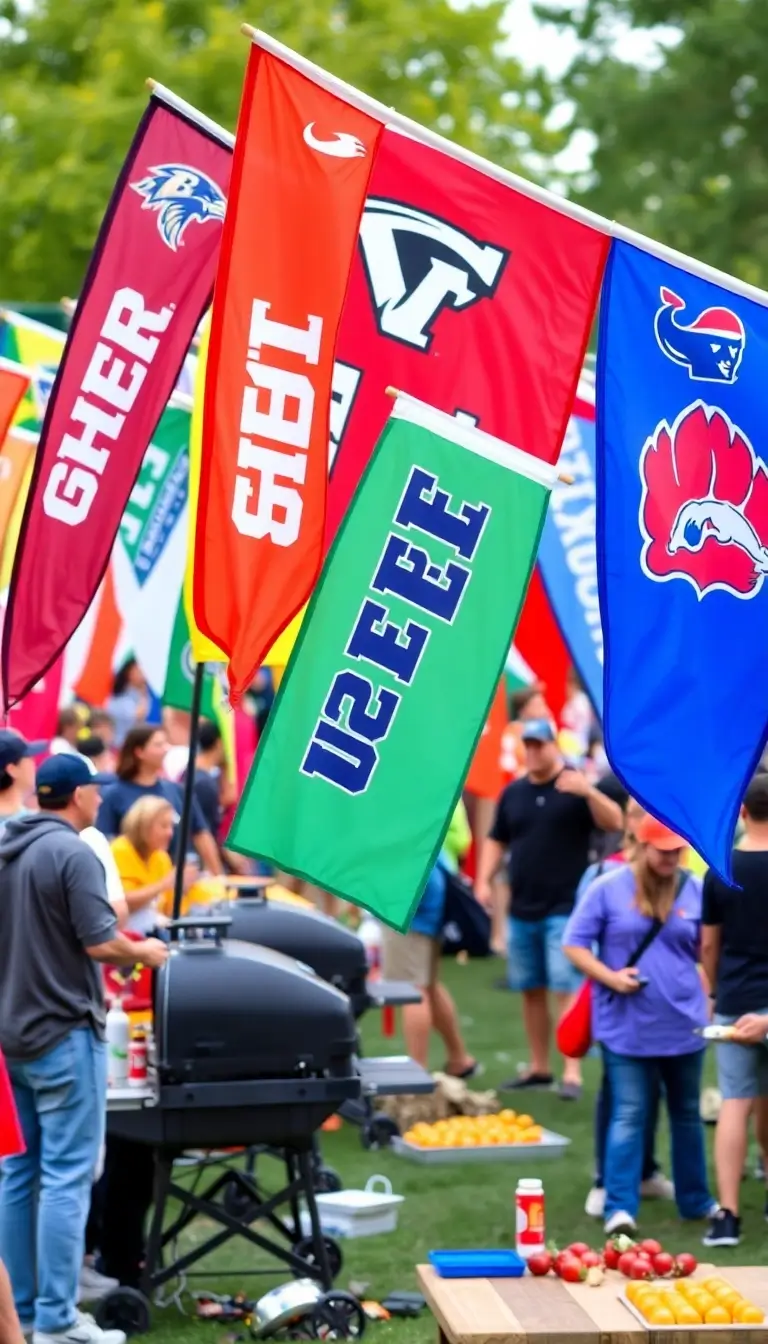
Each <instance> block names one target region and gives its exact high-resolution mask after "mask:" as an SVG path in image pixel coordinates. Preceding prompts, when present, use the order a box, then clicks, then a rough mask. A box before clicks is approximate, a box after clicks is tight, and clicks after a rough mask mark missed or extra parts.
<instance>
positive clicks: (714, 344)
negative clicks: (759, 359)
mask: <svg viewBox="0 0 768 1344" xmlns="http://www.w3.org/2000/svg"><path fill="white" fill-rule="evenodd" d="M660 294H661V307H660V308H659V310H658V312H657V314H656V319H655V321H654V329H655V332H656V340H657V341H658V343H659V346H660V347H661V349H662V350H663V352H664V354H665V355H666V356H667V358H668V359H671V360H672V361H673V362H674V363H675V364H681V365H682V366H683V368H685V369H687V370H688V377H689V378H691V379H693V381H694V382H696V383H735V382H736V377H737V375H738V371H739V365H740V364H741V359H742V355H743V354H744V346H745V344H746V332H745V331H744V324H743V322H742V320H741V318H740V317H739V315H738V313H734V312H732V311H731V309H730V308H705V310H704V312H703V313H700V314H699V316H698V317H697V318H696V320H695V321H694V322H691V323H690V324H689V325H688V324H686V323H684V322H683V321H682V314H683V310H684V309H685V306H686V305H685V300H684V299H681V298H680V296H679V294H675V292H674V290H671V289H666V288H665V287H664V286H662V288H661V290H660Z"/></svg>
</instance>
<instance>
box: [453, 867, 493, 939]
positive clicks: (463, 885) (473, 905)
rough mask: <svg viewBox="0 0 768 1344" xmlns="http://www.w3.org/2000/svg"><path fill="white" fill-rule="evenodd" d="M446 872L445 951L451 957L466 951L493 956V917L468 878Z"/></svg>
mask: <svg viewBox="0 0 768 1344" xmlns="http://www.w3.org/2000/svg"><path fill="white" fill-rule="evenodd" d="M443 871H444V873H445V908H444V911H443V953H444V954H445V955H449V956H452V957H455V956H456V953H457V952H466V953H467V955H468V956H470V957H489V956H490V955H491V917H490V915H489V914H488V911H487V910H484V909H483V907H482V905H481V904H480V902H479V901H478V900H477V899H476V897H475V894H474V892H473V890H472V888H471V886H470V885H469V883H468V882H467V881H465V879H464V878H463V877H460V876H459V875H458V874H457V873H449V872H448V871H447V870H446V869H443Z"/></svg>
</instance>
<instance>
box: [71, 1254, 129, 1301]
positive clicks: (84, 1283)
mask: <svg viewBox="0 0 768 1344" xmlns="http://www.w3.org/2000/svg"><path fill="white" fill-rule="evenodd" d="M119 1287H120V1280H119V1279H108V1278H107V1276H106V1274H100V1273H99V1271H98V1270H97V1269H94V1267H93V1265H89V1264H87V1263H84V1264H83V1265H81V1267H80V1280H79V1283H78V1289H77V1300H78V1302H97V1301H98V1299H99V1298H100V1297H106V1295H107V1293H111V1292H112V1291H113V1290H114V1289H115V1288H119Z"/></svg>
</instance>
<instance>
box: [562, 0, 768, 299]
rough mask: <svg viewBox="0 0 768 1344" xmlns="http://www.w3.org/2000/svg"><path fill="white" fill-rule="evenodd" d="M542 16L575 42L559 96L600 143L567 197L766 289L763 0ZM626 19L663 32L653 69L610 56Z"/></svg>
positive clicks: (620, 0)
mask: <svg viewBox="0 0 768 1344" xmlns="http://www.w3.org/2000/svg"><path fill="white" fill-rule="evenodd" d="M538 13H539V16H540V17H542V18H543V17H546V18H548V19H552V18H553V17H554V16H556V15H559V16H560V22H561V23H562V24H563V25H564V26H566V27H569V28H570V29H571V30H572V31H573V32H575V33H576V34H577V36H578V37H579V38H580V39H581V42H582V46H581V50H580V52H579V55H578V56H577V59H576V60H575V61H574V62H573V63H572V65H571V67H570V69H569V70H568V72H567V74H566V76H565V78H564V80H563V86H562V90H561V92H562V94H563V96H564V97H567V98H570V99H572V100H573V107H574V113H573V118H572V120H571V129H576V128H581V129H587V130H589V131H591V132H593V134H594V136H595V137H596V140H597V147H596V149H595V152H594V156H593V160H592V171H591V173H589V174H586V175H584V176H582V177H581V178H579V179H576V180H574V181H572V182H571V184H570V195H571V196H572V197H574V198H575V199H577V200H579V201H581V202H582V203H583V204H584V205H587V206H589V207H591V208H592V209H594V210H597V211H599V212H600V213H601V214H604V215H608V216H611V217H614V218H617V219H619V220H621V221H623V222H624V223H626V224H629V225H631V226H633V227H634V228H637V229H640V230H641V231H642V232H643V233H646V234H649V235H651V236H652V237H655V238H658V239H659V240H661V241H662V242H665V243H668V244H670V245H671V246H673V247H676V248H679V249H680V250H681V251H683V252H687V253H689V254H692V255H693V256H696V257H699V258H701V259H702V260H704V261H708V262H710V263H711V264H713V265H715V266H719V267H720V268H721V269H723V270H725V271H728V272H730V273H731V274H735V275H739V276H741V277H742V278H743V279H745V280H748V281H751V282H753V283H756V284H761V285H764V286H767V287H768V85H766V80H765V70H766V68H767V67H768V4H767V3H766V0H587V3H586V5H584V3H583V0H582V3H581V4H579V5H578V6H577V5H576V4H573V3H571V4H565V3H564V0H548V2H547V3H540V4H539V6H538ZM621 23H623V24H624V25H629V26H631V27H633V28H636V29H640V30H645V31H646V33H653V30H654V28H655V26H656V25H659V24H662V25H667V27H666V28H665V29H663V30H661V31H660V33H659V37H660V41H659V43H658V46H657V51H658V59H657V61H656V62H654V63H653V64H652V65H650V66H649V65H648V64H647V63H646V64H645V65H633V64H630V63H627V62H626V61H622V60H620V59H619V58H618V57H617V55H616V51H615V44H614V42H613V38H614V36H615V33H616V30H617V24H621ZM669 25H671V28H670V27H669Z"/></svg>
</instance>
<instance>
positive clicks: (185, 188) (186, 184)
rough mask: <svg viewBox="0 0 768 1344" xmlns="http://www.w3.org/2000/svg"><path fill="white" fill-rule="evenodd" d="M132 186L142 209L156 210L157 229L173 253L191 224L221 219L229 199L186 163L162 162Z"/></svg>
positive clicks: (212, 182)
mask: <svg viewBox="0 0 768 1344" xmlns="http://www.w3.org/2000/svg"><path fill="white" fill-rule="evenodd" d="M131 187H132V188H133V190H134V191H135V192H137V193H138V195H139V196H141V197H142V206H141V208H142V210H155V211H157V228H158V232H159V234H160V237H161V238H162V240H163V242H164V243H165V245H166V247H170V249H171V251H172V252H176V251H177V250H178V248H179V247H181V245H182V243H183V241H184V234H185V233H186V231H187V229H188V228H189V225H190V224H193V223H198V224H205V223H207V222H208V221H209V220H215V219H217V220H222V219H223V218H224V211H225V209H226V204H227V198H226V196H225V195H224V192H223V191H222V190H221V187H219V186H218V185H217V184H216V183H215V182H214V180H213V178H212V177H208V175H207V174H206V173H201V172H199V171H198V169H197V168H190V167H189V165H188V164H185V163H163V164H160V165H159V166H158V167H157V168H150V170H149V175H148V176H147V177H143V178H142V179H141V181H140V182H132V183H131Z"/></svg>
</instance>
